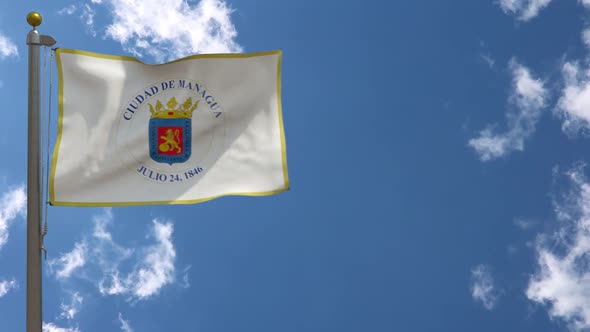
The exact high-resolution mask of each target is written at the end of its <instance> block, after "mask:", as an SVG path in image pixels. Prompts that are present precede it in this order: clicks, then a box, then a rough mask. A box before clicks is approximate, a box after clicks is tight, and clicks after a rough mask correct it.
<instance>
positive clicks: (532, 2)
mask: <svg viewBox="0 0 590 332" xmlns="http://www.w3.org/2000/svg"><path fill="white" fill-rule="evenodd" d="M584 1H588V0H584ZM550 2H551V0H499V1H498V3H499V5H500V8H502V10H503V11H504V12H505V13H506V14H510V15H516V16H517V17H518V19H519V20H521V21H528V20H530V19H532V18H533V17H535V16H537V15H538V14H539V12H540V11H541V10H542V9H543V8H545V7H547V5H549V3H550Z"/></svg>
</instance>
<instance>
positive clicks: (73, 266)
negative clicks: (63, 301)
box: [48, 242, 88, 279]
mask: <svg viewBox="0 0 590 332" xmlns="http://www.w3.org/2000/svg"><path fill="white" fill-rule="evenodd" d="M87 255H88V248H87V244H86V243H85V242H77V243H76V244H75V245H74V249H72V251H70V252H68V253H65V254H63V255H62V256H61V257H59V258H56V259H51V260H49V261H48V266H49V270H50V272H51V273H54V274H55V276H56V277H57V278H58V279H67V278H69V277H70V276H71V275H72V273H74V272H75V271H76V270H77V269H79V268H81V267H83V266H84V265H85V264H86V256H87Z"/></svg>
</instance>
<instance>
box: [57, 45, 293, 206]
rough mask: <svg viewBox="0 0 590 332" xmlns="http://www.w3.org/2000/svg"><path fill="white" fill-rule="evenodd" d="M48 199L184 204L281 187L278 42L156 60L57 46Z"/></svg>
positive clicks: (267, 192)
mask: <svg viewBox="0 0 590 332" xmlns="http://www.w3.org/2000/svg"><path fill="white" fill-rule="evenodd" d="M57 63H58V71H59V120H58V137H57V142H56V145H55V150H54V156H53V165H52V173H51V179H50V199H51V204H53V205H66V206H115V205H143V204H190V203H198V202H202V201H205V200H209V199H213V198H216V197H219V196H224V195H248V196H261V195H271V194H275V193H279V192H282V191H284V190H286V189H288V187H289V180H288V175H287V161H286V151H285V135H284V130H283V118H282V113H281V98H280V93H281V51H271V52H263V53H253V54H212V55H196V56H191V57H187V58H183V59H180V60H176V61H173V62H170V63H166V64H162V65H147V64H144V63H142V62H140V61H139V60H137V59H135V58H131V57H121V56H110V55H103V54H95V53H89V52H84V51H77V50H69V49H59V50H58V51H57Z"/></svg>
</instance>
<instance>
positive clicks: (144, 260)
mask: <svg viewBox="0 0 590 332" xmlns="http://www.w3.org/2000/svg"><path fill="white" fill-rule="evenodd" d="M112 220H113V214H112V211H111V209H104V213H103V214H101V215H97V216H95V217H94V229H93V232H92V236H91V237H88V238H86V239H84V240H83V241H81V242H78V243H76V244H75V247H74V249H73V250H72V251H71V252H69V253H66V254H64V255H62V256H61V257H59V258H57V259H55V260H50V261H49V268H50V271H51V272H52V273H53V274H54V275H55V276H56V278H58V279H60V280H64V279H67V278H68V277H70V276H71V275H72V274H73V272H74V271H76V270H77V269H80V268H82V267H86V268H85V269H83V271H82V273H81V275H84V278H85V279H87V280H91V281H92V280H96V285H97V287H98V290H99V292H100V293H101V294H103V295H125V296H128V297H129V299H136V300H143V299H147V298H149V297H151V296H153V295H156V294H158V293H159V292H160V290H161V289H162V287H164V286H166V285H168V284H171V283H173V282H175V271H176V267H175V265H174V261H175V258H176V250H175V248H174V244H173V243H172V233H173V230H174V227H173V224H172V223H171V222H168V221H161V220H158V219H155V220H153V223H152V226H153V228H152V229H151V232H150V235H151V237H152V238H153V239H154V241H155V243H153V244H151V245H147V246H144V247H138V248H136V250H134V249H130V248H125V247H123V246H121V245H119V244H117V243H116V242H115V241H114V240H113V235H112V234H111V233H110V232H109V230H108V226H109V225H110V223H111V222H112ZM131 259H136V261H135V262H131V264H129V263H126V264H125V265H123V264H122V263H123V262H126V261H129V260H131ZM122 265H123V266H125V267H129V269H128V270H127V271H124V269H122ZM97 267H98V269H96V268H97ZM97 271H98V273H99V275H98V276H97V275H96V272H97ZM93 273H94V275H93ZM184 273H188V270H185V271H184ZM187 278H188V277H187ZM187 282H188V279H187Z"/></svg>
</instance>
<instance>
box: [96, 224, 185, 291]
mask: <svg viewBox="0 0 590 332" xmlns="http://www.w3.org/2000/svg"><path fill="white" fill-rule="evenodd" d="M153 225H154V229H153V235H154V237H155V240H156V243H155V244H154V245H151V246H148V247H146V248H145V249H144V250H143V252H142V256H143V259H142V260H141V261H139V262H138V263H137V265H136V266H135V268H134V269H133V271H132V272H130V273H129V274H127V275H126V276H124V277H122V278H121V277H120V274H121V273H120V271H119V270H118V269H114V270H113V271H112V272H111V273H110V274H108V275H107V276H106V277H105V278H103V279H102V280H101V281H100V283H99V290H100V292H101V293H102V294H103V295H119V294H129V295H131V296H132V297H134V298H137V299H140V300H141V299H146V298H149V297H151V296H153V295H156V294H158V293H159V291H160V289H161V288H162V287H164V286H165V285H167V284H171V283H173V282H174V280H175V266H174V260H175V258H176V250H175V249H174V245H173V243H172V232H173V226H172V223H169V222H160V221H158V220H154V221H153Z"/></svg>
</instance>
